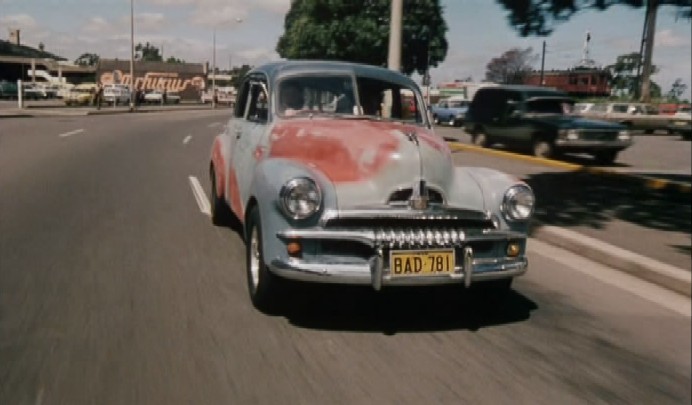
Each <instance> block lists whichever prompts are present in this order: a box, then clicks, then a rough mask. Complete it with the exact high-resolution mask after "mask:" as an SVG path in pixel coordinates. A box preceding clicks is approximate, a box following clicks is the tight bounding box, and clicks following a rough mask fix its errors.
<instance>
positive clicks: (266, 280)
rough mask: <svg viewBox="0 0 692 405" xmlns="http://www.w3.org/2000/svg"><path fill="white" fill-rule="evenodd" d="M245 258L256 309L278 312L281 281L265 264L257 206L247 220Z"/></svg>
mask: <svg viewBox="0 0 692 405" xmlns="http://www.w3.org/2000/svg"><path fill="white" fill-rule="evenodd" d="M246 229H247V238H246V240H245V258H246V264H245V268H246V273H247V286H248V292H249V293H250V300H251V301H252V305H254V307H255V308H257V309H258V310H260V311H261V312H264V313H270V312H274V311H276V309H277V307H278V305H277V303H278V299H277V290H278V285H277V284H279V281H280V280H279V279H278V277H277V276H275V275H274V274H273V273H272V272H271V271H270V270H269V268H268V267H267V265H266V264H265V263H264V259H263V249H262V223H261V221H260V214H259V209H258V208H257V207H256V206H255V207H253V208H252V210H251V211H250V215H249V216H248V220H247V228H246Z"/></svg>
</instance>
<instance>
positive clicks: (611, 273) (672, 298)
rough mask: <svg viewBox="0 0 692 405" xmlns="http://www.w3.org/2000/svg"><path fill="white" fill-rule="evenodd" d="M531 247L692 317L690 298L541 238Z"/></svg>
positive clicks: (534, 241) (590, 274)
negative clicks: (550, 243) (548, 242)
mask: <svg viewBox="0 0 692 405" xmlns="http://www.w3.org/2000/svg"><path fill="white" fill-rule="evenodd" d="M528 246H529V252H531V254H538V255H541V256H543V257H546V258H549V259H552V260H555V261H558V262H560V263H562V264H564V265H566V266H569V268H570V269H571V270H574V271H578V272H580V273H583V274H586V275H588V276H591V277H593V278H595V279H597V280H599V281H601V282H603V283H606V284H608V285H610V286H613V287H616V288H619V289H621V290H625V291H628V292H630V293H632V294H634V295H636V296H638V297H640V298H643V299H645V300H647V301H649V302H653V303H655V304H658V305H660V306H662V307H664V308H666V309H668V310H670V311H673V312H676V313H678V314H680V315H683V316H686V317H692V307H691V306H690V299H689V298H687V297H685V296H683V295H681V294H678V293H676V292H673V291H670V290H668V289H666V288H663V287H660V286H658V285H656V284H653V283H649V282H648V281H644V280H642V279H640V278H637V277H634V276H631V275H629V274H627V273H623V272H621V271H619V270H615V269H613V268H610V267H608V266H604V265H602V264H599V263H596V262H594V261H591V260H589V259H587V258H585V257H582V256H579V255H577V254H574V253H572V252H569V251H567V250H564V249H561V248H559V247H555V246H553V245H549V244H547V243H544V242H541V241H539V240H538V239H534V238H531V240H530V242H529V244H528Z"/></svg>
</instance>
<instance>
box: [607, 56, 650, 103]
mask: <svg viewBox="0 0 692 405" xmlns="http://www.w3.org/2000/svg"><path fill="white" fill-rule="evenodd" d="M641 61H642V56H641V54H639V52H630V53H626V54H624V55H620V56H618V57H617V58H616V60H615V63H614V64H612V65H608V66H606V67H605V68H606V69H608V70H609V71H610V74H611V77H612V81H611V88H612V89H613V91H615V92H616V93H617V94H620V95H626V96H629V97H635V96H636V94H637V89H638V88H639V85H640V83H639V77H638V76H637V71H638V69H639V66H640V65H641ZM651 71H652V72H653V73H656V72H658V68H657V67H656V66H655V65H652V66H651ZM654 85H655V86H658V85H657V84H654ZM658 88H659V92H660V86H658Z"/></svg>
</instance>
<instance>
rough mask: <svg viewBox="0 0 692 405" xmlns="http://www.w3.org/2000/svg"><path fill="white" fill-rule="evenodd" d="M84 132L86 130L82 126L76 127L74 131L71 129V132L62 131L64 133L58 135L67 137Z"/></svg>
mask: <svg viewBox="0 0 692 405" xmlns="http://www.w3.org/2000/svg"><path fill="white" fill-rule="evenodd" d="M82 132H84V129H83V128H81V129H75V130H74V131H70V132H65V133H62V134H60V135H58V136H59V137H61V138H66V137H68V136H72V135H77V134H79V133H82Z"/></svg>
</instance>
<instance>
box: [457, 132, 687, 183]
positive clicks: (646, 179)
mask: <svg viewBox="0 0 692 405" xmlns="http://www.w3.org/2000/svg"><path fill="white" fill-rule="evenodd" d="M447 143H448V144H449V146H450V149H452V150H466V151H471V152H478V153H483V154H486V155H491V156H499V157H507V158H512V159H515V160H523V161H525V162H530V163H534V164H539V165H543V166H548V167H557V168H560V169H566V170H573V171H577V170H580V171H583V172H586V173H591V174H597V175H603V176H613V177H620V178H626V179H628V180H630V181H632V180H634V181H635V182H636V183H638V184H640V185H643V186H644V187H646V188H648V189H650V190H659V191H660V190H671V191H676V192H679V193H684V194H690V193H692V184H689V183H683V182H680V181H675V180H666V179H660V178H656V177H652V176H643V175H640V174H636V173H626V172H619V171H617V170H612V169H604V168H597V167H588V166H582V165H578V164H574V163H568V162H562V161H559V160H552V159H544V158H538V157H534V156H528V155H520V154H517V153H512V152H505V151H501V150H496V149H488V148H481V147H479V146H472V145H466V144H462V143H459V142H457V141H449V140H448V141H447Z"/></svg>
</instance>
